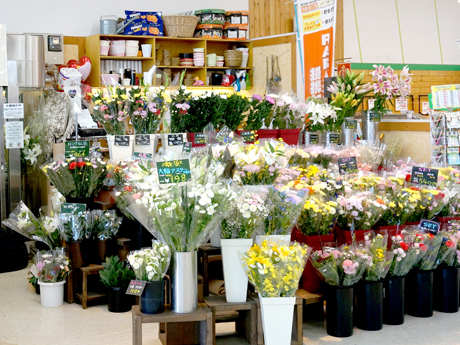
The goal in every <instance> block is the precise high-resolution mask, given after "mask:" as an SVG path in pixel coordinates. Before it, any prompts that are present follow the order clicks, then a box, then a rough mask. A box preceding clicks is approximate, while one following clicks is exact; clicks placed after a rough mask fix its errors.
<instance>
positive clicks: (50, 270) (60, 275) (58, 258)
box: [34, 248, 71, 283]
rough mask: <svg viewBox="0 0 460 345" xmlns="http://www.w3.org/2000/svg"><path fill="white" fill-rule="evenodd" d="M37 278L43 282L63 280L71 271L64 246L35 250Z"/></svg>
mask: <svg viewBox="0 0 460 345" xmlns="http://www.w3.org/2000/svg"><path fill="white" fill-rule="evenodd" d="M34 261H35V266H36V267H37V270H38V279H39V280H40V281H41V282H43V283H58V282H62V281H64V280H65V279H66V278H67V276H68V275H69V273H70V271H71V267H70V261H69V258H68V257H66V256H65V250H64V248H59V249H56V250H49V251H40V252H37V254H36V255H35V258H34Z"/></svg>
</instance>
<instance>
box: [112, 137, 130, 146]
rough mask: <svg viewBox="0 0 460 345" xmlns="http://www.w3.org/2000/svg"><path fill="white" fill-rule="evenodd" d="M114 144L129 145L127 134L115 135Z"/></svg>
mask: <svg viewBox="0 0 460 345" xmlns="http://www.w3.org/2000/svg"><path fill="white" fill-rule="evenodd" d="M115 146H129V135H116V136H115Z"/></svg>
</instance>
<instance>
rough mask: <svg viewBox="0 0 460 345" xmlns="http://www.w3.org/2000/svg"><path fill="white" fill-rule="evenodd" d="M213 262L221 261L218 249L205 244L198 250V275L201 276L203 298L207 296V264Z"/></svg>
mask: <svg viewBox="0 0 460 345" xmlns="http://www.w3.org/2000/svg"><path fill="white" fill-rule="evenodd" d="M214 261H222V251H221V249H220V247H211V244H209V243H205V244H203V245H201V246H200V248H198V273H199V274H201V275H202V276H203V296H204V297H206V296H209V267H208V266H209V264H210V263H211V262H214Z"/></svg>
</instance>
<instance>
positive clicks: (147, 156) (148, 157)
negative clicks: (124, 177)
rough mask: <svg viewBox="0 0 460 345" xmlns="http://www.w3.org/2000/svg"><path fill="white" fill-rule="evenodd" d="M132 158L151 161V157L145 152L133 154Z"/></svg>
mask: <svg viewBox="0 0 460 345" xmlns="http://www.w3.org/2000/svg"><path fill="white" fill-rule="evenodd" d="M133 157H134V158H140V159H152V157H153V155H152V154H151V153H145V152H133Z"/></svg>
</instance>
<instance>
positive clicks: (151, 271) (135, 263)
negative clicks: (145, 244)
mask: <svg viewBox="0 0 460 345" xmlns="http://www.w3.org/2000/svg"><path fill="white" fill-rule="evenodd" d="M127 259H128V262H129V265H130V266H131V268H132V269H133V271H134V274H135V275H136V279H138V280H143V281H149V282H152V281H160V280H162V279H163V278H164V276H165V274H166V271H167V270H168V267H169V263H170V260H171V250H170V249H169V246H167V245H166V244H163V243H160V242H159V241H156V240H152V248H143V249H141V250H135V251H133V252H130V253H129V255H128V257H127Z"/></svg>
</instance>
